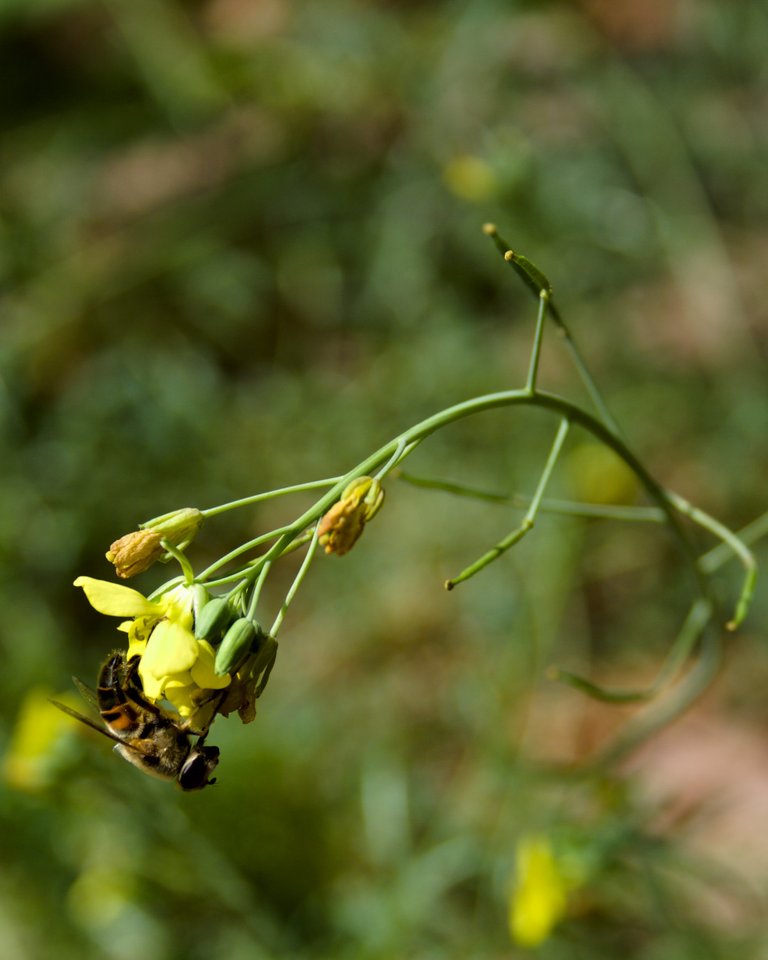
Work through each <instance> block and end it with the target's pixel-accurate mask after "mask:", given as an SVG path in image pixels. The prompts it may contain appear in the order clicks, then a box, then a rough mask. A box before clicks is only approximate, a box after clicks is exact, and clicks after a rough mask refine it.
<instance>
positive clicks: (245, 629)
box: [213, 617, 262, 676]
mask: <svg viewBox="0 0 768 960" xmlns="http://www.w3.org/2000/svg"><path fill="white" fill-rule="evenodd" d="M259 636H262V633H261V629H260V628H259V627H258V626H257V624H255V623H254V622H253V620H249V619H248V618H247V617H240V618H239V619H237V620H235V622H234V623H233V624H232V626H231V627H230V628H229V630H227V632H226V633H225V634H224V639H223V640H222V641H221V646H220V647H219V649H218V650H217V651H216V661H215V663H214V667H213V668H214V670H215V671H216V673H217V674H219V676H223V675H224V674H225V673H231V672H232V670H233V668H234V669H236V668H237V666H238V665H239V664H240V663H242V661H243V660H244V659H245V657H247V656H248V654H249V653H250V652H251V648H252V647H253V645H254V642H255V641H256V640H257V638H258V637H259Z"/></svg>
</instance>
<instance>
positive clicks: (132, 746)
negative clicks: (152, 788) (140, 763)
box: [51, 700, 147, 756]
mask: <svg viewBox="0 0 768 960" xmlns="http://www.w3.org/2000/svg"><path fill="white" fill-rule="evenodd" d="M51 703H52V704H53V705H54V707H58V708H59V710H63V711H64V713H66V714H69V716H70V717H74V718H75V720H79V721H80V723H84V724H85V725H86V727H90V728H91V730H95V731H96V733H100V734H101V735H102V736H103V737H106V738H107V739H108V740H114V741H115V743H119V744H120V746H121V747H127V748H128V749H129V750H133V751H134V752H135V753H138V754H140V755H141V756H146V755H147V753H146V751H144V750H142V749H141V748H140V747H138V746H136V745H135V744H133V743H130V742H129V743H126V741H125V740H121V739H120V737H116V736H115V735H114V733H111V732H110V731H109V730H107V729H106V728H105V727H103V726H101V724H98V723H96V722H95V720H91V718H90V717H84V716H83V715H82V713H78V712H77V710H73V709H72V707H68V706H67V705H66V703H60V702H59V701H58V700H51Z"/></svg>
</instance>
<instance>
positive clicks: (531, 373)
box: [525, 290, 549, 393]
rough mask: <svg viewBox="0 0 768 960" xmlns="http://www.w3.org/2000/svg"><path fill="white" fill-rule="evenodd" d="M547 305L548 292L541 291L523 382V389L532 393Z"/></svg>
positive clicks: (534, 385)
mask: <svg viewBox="0 0 768 960" xmlns="http://www.w3.org/2000/svg"><path fill="white" fill-rule="evenodd" d="M548 304H549V292H548V291H547V290H542V291H541V292H540V293H539V313H538V316H537V317H536V331H535V333H534V335H533V347H532V348H531V362H530V364H529V366H528V379H527V380H526V382H525V389H526V390H527V391H528V392H529V393H533V392H534V390H535V389H536V377H537V375H538V372H539V357H540V355H541V341H542V339H543V336H544V320H545V319H546V316H547V306H548Z"/></svg>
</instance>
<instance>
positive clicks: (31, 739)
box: [2, 687, 69, 793]
mask: <svg viewBox="0 0 768 960" xmlns="http://www.w3.org/2000/svg"><path fill="white" fill-rule="evenodd" d="M62 699H63V700H66V699H67V695H66V694H64V695H63V696H62ZM68 728H69V720H68V718H67V716H66V714H64V713H62V711H61V710H59V709H58V708H57V707H55V706H54V705H53V704H52V703H51V701H50V700H49V699H48V691H47V690H44V689H43V688H42V687H32V689H31V690H29V691H28V692H27V694H26V696H25V697H24V699H23V700H22V702H21V706H20V707H19V713H18V716H17V718H16V723H15V724H14V726H13V732H12V733H11V738H10V742H9V744H8V748H7V750H6V752H5V756H4V757H3V763H2V776H3V779H4V780H5V782H6V783H7V784H8V785H9V786H11V787H14V788H15V789H17V790H26V791H28V792H30V793H32V792H34V791H36V790H42V789H43V788H44V787H46V786H47V785H48V784H49V782H50V780H51V777H52V774H53V769H54V767H55V761H56V751H57V747H58V745H59V743H60V741H61V740H62V739H63V738H64V737H65V736H66V733H67V731H68Z"/></svg>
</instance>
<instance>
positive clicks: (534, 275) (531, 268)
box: [504, 250, 552, 294]
mask: <svg viewBox="0 0 768 960" xmlns="http://www.w3.org/2000/svg"><path fill="white" fill-rule="evenodd" d="M504 259H505V260H506V261H507V263H511V264H512V266H514V267H517V268H518V272H520V271H522V274H523V279H525V280H527V281H530V283H529V286H530V285H531V284H532V285H533V287H535V289H536V292H537V293H539V294H541V293H542V292H543V293H548V294H551V293H552V284H551V283H550V282H549V280H548V279H547V277H546V276H545V275H544V274H543V273H542V272H541V270H539V268H538V267H537V266H536V264H535V263H531V261H530V260H529V259H528V257H524V256H523V255H522V254H520V253H515V252H514V251H513V250H507V252H506V253H505V254H504Z"/></svg>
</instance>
